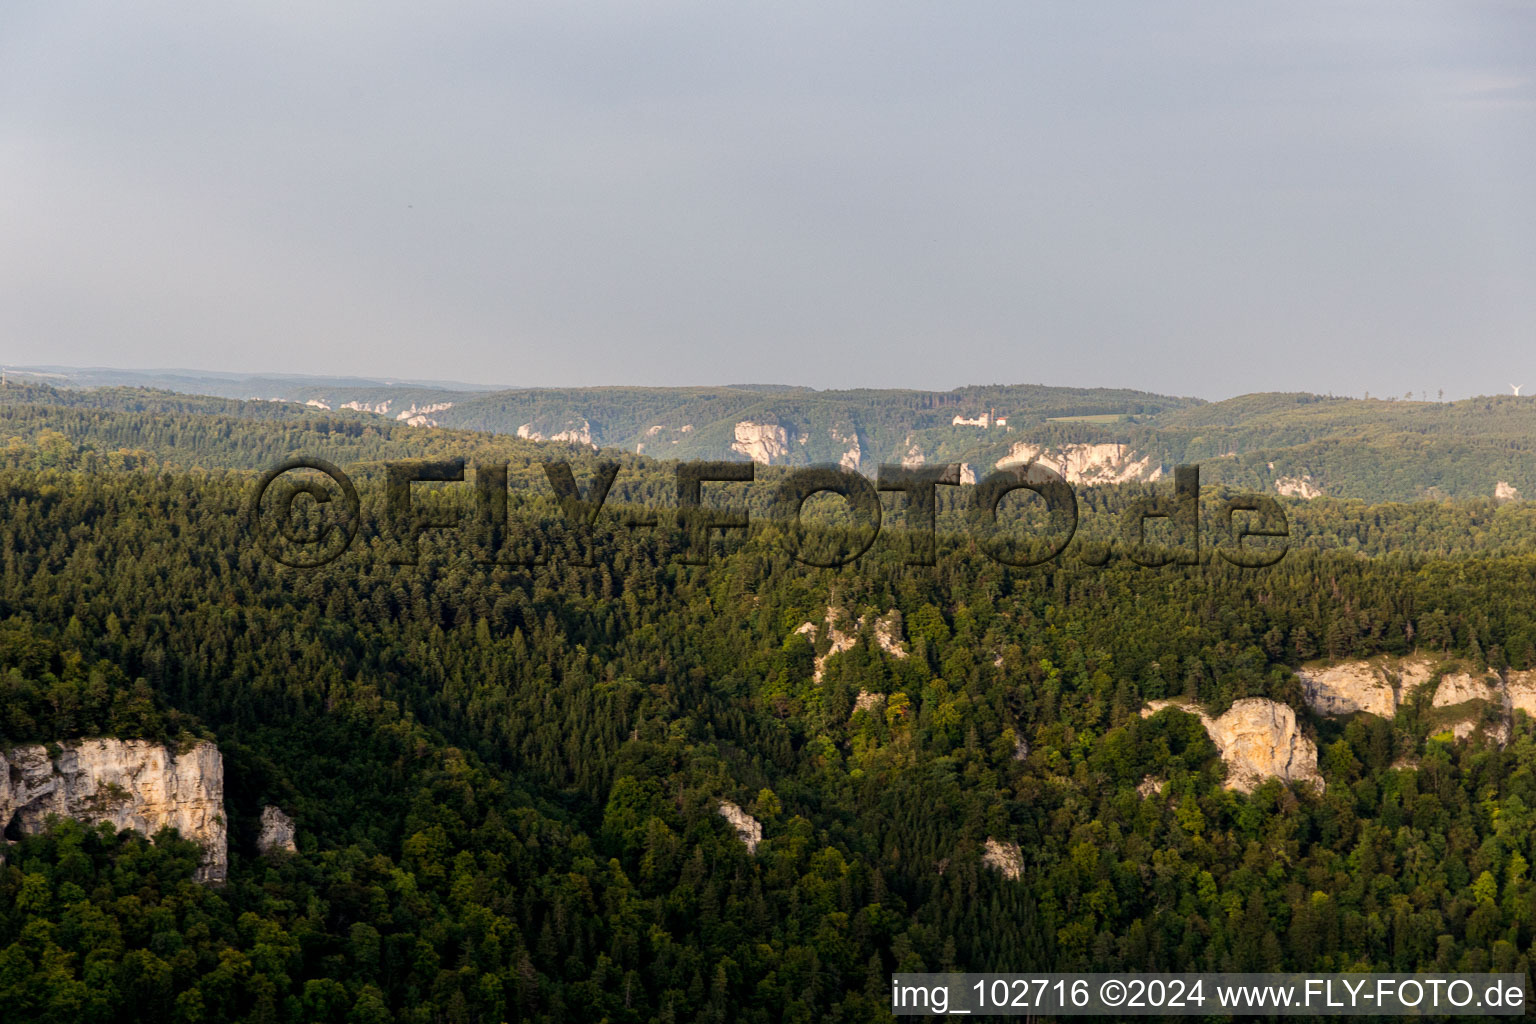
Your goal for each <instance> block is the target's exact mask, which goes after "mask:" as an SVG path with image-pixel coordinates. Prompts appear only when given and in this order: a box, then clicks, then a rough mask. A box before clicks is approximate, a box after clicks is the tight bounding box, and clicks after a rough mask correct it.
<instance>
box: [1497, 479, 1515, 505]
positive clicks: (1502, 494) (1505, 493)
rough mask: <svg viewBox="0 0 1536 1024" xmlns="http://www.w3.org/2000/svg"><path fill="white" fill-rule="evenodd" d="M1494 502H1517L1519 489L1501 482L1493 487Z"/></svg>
mask: <svg viewBox="0 0 1536 1024" xmlns="http://www.w3.org/2000/svg"><path fill="white" fill-rule="evenodd" d="M1493 500H1494V501H1519V500H1520V489H1519V488H1518V487H1515V486H1514V485H1513V484H1507V483H1505V482H1504V481H1503V480H1500V481H1499V482H1498V483H1496V484H1494V485H1493Z"/></svg>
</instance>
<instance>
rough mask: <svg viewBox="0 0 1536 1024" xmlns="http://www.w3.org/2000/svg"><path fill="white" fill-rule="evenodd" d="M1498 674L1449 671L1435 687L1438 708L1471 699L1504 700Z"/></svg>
mask: <svg viewBox="0 0 1536 1024" xmlns="http://www.w3.org/2000/svg"><path fill="white" fill-rule="evenodd" d="M1501 689H1502V687H1500V686H1499V678H1498V676H1474V675H1469V674H1468V673H1466V672H1448V673H1446V674H1445V675H1444V676H1442V677H1441V679H1440V685H1439V686H1437V687H1435V703H1434V706H1435V707H1437V708H1449V707H1455V706H1456V705H1457V704H1465V703H1466V702H1467V701H1469V700H1485V701H1502V699H1503V694H1501V693H1500V690H1501Z"/></svg>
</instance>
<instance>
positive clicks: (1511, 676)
mask: <svg viewBox="0 0 1536 1024" xmlns="http://www.w3.org/2000/svg"><path fill="white" fill-rule="evenodd" d="M1504 692H1505V694H1506V695H1507V696H1508V698H1509V709H1510V710H1511V711H1524V712H1525V713H1526V714H1528V715H1530V716H1531V717H1532V718H1536V671H1530V672H1506V673H1505V675H1504Z"/></svg>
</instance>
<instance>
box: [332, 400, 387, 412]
mask: <svg viewBox="0 0 1536 1024" xmlns="http://www.w3.org/2000/svg"><path fill="white" fill-rule="evenodd" d="M389 401H390V400H389V399H387V398H386V399H385V400H384V401H382V402H379V403H378V404H376V405H371V404H369V403H368V402H343V403H342V406H341V407H342V408H343V409H352V410H354V411H356V412H371V413H373V414H374V415H375V416H388V415H389Z"/></svg>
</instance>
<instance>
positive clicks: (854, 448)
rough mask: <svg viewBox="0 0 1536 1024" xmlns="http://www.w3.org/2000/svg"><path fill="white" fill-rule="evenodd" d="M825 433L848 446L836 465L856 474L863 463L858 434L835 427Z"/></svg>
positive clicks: (862, 449) (851, 430)
mask: <svg viewBox="0 0 1536 1024" xmlns="http://www.w3.org/2000/svg"><path fill="white" fill-rule="evenodd" d="M827 433H829V434H830V435H831V436H832V440H834V441H836V442H837V443H838V444H846V445H847V446H848V450H847V451H845V452H843V454H842V457H841V458H839V459H838V460H837V464H838V465H839V466H841V467H842V468H844V469H851V470H853V471H854V472H855V473H857V472H858V470H859V466H860V465H862V464H863V461H864V448H863V446H862V445H860V444H859V432H858V431H857V430H853V429H851V428H850V429H849V431H848V433H847V434H843V433H840V432H839V431H838V429H837V428H836V427H833V428H832V429H831V430H829V431H827ZM732 447H734V445H733V446H732Z"/></svg>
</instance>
